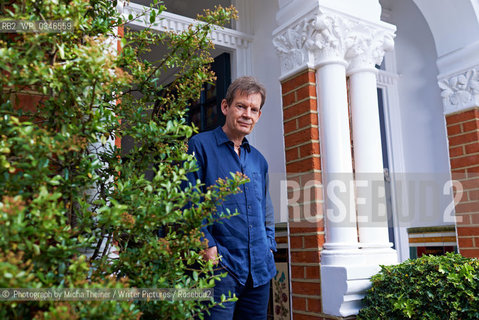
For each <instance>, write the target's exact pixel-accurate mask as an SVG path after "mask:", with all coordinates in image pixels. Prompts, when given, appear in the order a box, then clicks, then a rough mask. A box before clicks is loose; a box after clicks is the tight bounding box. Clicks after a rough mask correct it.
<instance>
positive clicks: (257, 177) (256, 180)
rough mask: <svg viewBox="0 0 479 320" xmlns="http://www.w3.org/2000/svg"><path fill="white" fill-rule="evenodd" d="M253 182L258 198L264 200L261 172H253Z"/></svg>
mask: <svg viewBox="0 0 479 320" xmlns="http://www.w3.org/2000/svg"><path fill="white" fill-rule="evenodd" d="M251 184H252V185H253V187H254V193H255V195H256V197H257V198H258V200H260V201H261V200H263V198H264V193H265V192H264V190H265V189H264V184H263V179H262V176H261V174H260V173H259V172H253V173H252V175H251Z"/></svg>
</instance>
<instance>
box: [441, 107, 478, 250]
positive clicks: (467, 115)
mask: <svg viewBox="0 0 479 320" xmlns="http://www.w3.org/2000/svg"><path fill="white" fill-rule="evenodd" d="M446 122H447V134H448V138H449V156H450V161H451V172H452V178H453V179H455V180H459V181H460V182H461V184H462V187H463V194H462V198H461V200H460V202H459V203H457V204H456V216H458V222H457V236H458V244H459V252H460V253H461V254H462V255H464V256H467V257H476V258H479V108H478V107H476V108H473V109H470V110H466V111H462V112H459V113H455V114H451V115H448V116H446ZM461 220H462V221H461Z"/></svg>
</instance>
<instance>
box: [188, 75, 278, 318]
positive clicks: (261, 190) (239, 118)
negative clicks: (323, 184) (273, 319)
mask: <svg viewBox="0 0 479 320" xmlns="http://www.w3.org/2000/svg"><path fill="white" fill-rule="evenodd" d="M265 98H266V92H265V89H264V87H263V86H262V85H261V84H260V83H258V82H257V81H256V80H255V79H254V78H252V77H241V78H238V79H236V80H235V81H234V82H233V83H232V84H231V85H230V86H229V88H228V91H227V92H226V98H225V99H223V101H222V102H221V111H222V112H223V114H224V115H225V117H226V122H225V124H224V126H223V127H218V128H216V129H215V130H212V131H208V132H203V133H199V134H197V135H196V136H194V137H192V138H191V139H190V141H189V143H188V151H189V152H190V153H192V154H194V155H195V157H196V161H197V164H198V167H199V170H198V171H196V172H193V173H191V174H190V175H189V177H188V178H189V180H190V182H192V183H196V181H197V180H198V179H199V180H200V181H201V182H202V183H203V184H204V187H208V186H210V185H213V184H215V182H216V180H217V179H218V178H227V177H229V176H230V172H233V173H235V172H241V173H243V174H245V175H246V176H247V177H248V178H249V179H250V182H248V183H246V184H244V185H242V186H241V192H240V193H238V194H235V195H230V196H228V197H227V198H226V199H225V201H224V202H223V203H222V204H221V205H218V211H219V212H226V209H229V210H230V211H231V212H235V211H236V210H237V211H238V212H239V215H236V216H233V217H231V218H229V219H223V220H222V221H221V222H215V223H214V224H213V225H210V226H208V227H206V228H204V229H203V232H204V234H205V238H206V239H207V240H208V247H209V248H208V249H207V250H206V252H205V258H206V259H209V260H213V261H214V262H215V263H219V267H220V268H224V270H223V271H227V272H228V275H227V277H226V278H223V279H222V280H221V281H218V282H217V283H216V285H215V288H214V296H215V301H219V300H220V297H221V295H222V294H224V295H226V296H228V292H231V293H232V294H236V296H237V297H238V300H237V301H236V302H230V303H226V304H224V306H225V308H223V307H214V308H212V309H210V310H209V311H210V312H211V316H209V317H208V316H207V318H208V319H221V320H228V319H261V320H264V319H266V314H267V307H268V299H269V286H270V285H269V283H270V280H271V278H272V277H273V276H274V275H275V274H276V268H275V264H274V257H273V251H276V242H275V240H274V215H273V207H272V203H271V199H270V196H269V191H268V164H267V162H266V160H265V159H264V157H263V156H262V155H261V153H260V152H259V151H258V150H256V149H255V148H254V147H252V146H250V144H249V143H248V140H247V139H246V135H248V134H250V133H251V131H252V130H253V128H254V126H255V124H256V122H257V121H258V119H259V118H260V116H261V108H262V107H263V104H264V101H265Z"/></svg>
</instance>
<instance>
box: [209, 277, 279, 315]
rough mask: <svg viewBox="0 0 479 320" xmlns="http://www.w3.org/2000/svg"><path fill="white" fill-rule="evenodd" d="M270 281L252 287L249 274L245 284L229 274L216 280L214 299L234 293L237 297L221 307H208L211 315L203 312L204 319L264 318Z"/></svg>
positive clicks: (217, 299) (219, 299)
mask: <svg viewBox="0 0 479 320" xmlns="http://www.w3.org/2000/svg"><path fill="white" fill-rule="evenodd" d="M269 286H270V282H268V283H266V284H264V285H262V286H259V287H256V288H253V282H252V280H251V276H249V277H248V280H247V281H246V284H245V285H242V284H240V283H239V282H238V281H237V280H236V278H235V277H233V276H232V275H230V274H229V273H228V275H227V276H226V278H222V279H221V281H217V282H216V284H215V287H214V297H215V301H221V295H222V294H224V295H225V296H226V297H228V292H229V291H231V296H233V294H236V297H237V298H238V300H237V301H234V302H226V303H223V307H221V306H215V307H213V308H211V309H209V312H210V313H211V315H208V313H207V312H205V319H208V320H233V319H234V320H246V319H247V320H265V319H266V317H267V311H268V300H269Z"/></svg>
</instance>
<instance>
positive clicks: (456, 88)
mask: <svg viewBox="0 0 479 320" xmlns="http://www.w3.org/2000/svg"><path fill="white" fill-rule="evenodd" d="M438 84H439V88H441V96H442V102H443V105H444V114H446V115H447V114H451V113H454V112H459V111H462V110H466V109H469V108H472V107H477V106H479V66H475V67H473V68H471V69H469V70H466V71H462V72H459V73H455V74H452V75H449V76H443V77H441V78H440V79H439V81H438Z"/></svg>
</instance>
